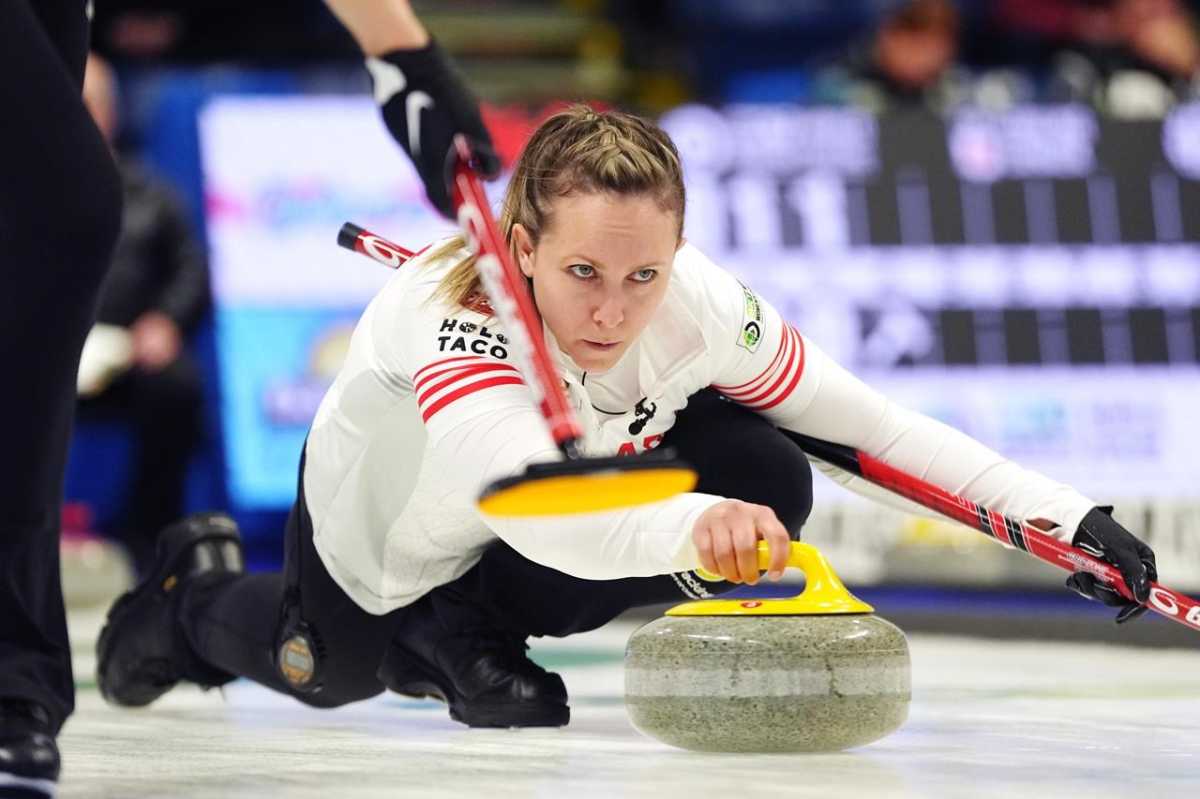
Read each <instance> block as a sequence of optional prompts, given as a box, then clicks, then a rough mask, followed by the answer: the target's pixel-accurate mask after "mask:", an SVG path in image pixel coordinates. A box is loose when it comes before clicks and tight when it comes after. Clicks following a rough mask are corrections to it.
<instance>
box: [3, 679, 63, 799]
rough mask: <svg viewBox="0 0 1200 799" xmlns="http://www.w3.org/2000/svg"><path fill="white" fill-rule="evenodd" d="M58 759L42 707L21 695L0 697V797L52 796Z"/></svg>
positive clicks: (42, 798) (38, 798)
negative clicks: (10, 697)
mask: <svg viewBox="0 0 1200 799" xmlns="http://www.w3.org/2000/svg"><path fill="white" fill-rule="evenodd" d="M60 762H61V761H60V760H59V757H58V745H57V744H55V742H54V730H53V728H52V727H51V726H50V716H49V714H48V713H46V711H45V709H44V708H42V706H41V705H37V704H34V703H33V702H26V701H25V700H23V699H0V797H3V799H47V797H51V796H54V792H55V789H57V787H58V772H59V768H60Z"/></svg>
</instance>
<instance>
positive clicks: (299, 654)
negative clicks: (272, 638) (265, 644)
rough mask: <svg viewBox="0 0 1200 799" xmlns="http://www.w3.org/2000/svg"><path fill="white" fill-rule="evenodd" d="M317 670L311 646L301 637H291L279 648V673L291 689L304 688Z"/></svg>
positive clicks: (305, 638)
mask: <svg viewBox="0 0 1200 799" xmlns="http://www.w3.org/2000/svg"><path fill="white" fill-rule="evenodd" d="M316 670H317V661H316V658H314V657H313V650H312V645H311V644H310V643H309V641H308V638H307V637H305V636H303V635H299V634H297V635H293V636H292V637H291V638H288V639H287V640H286V641H284V642H283V644H281V645H280V647H279V673H280V674H282V675H283V679H285V680H287V681H288V684H289V685H291V686H292V687H293V688H304V687H306V686H307V685H308V684H309V683H310V682H311V681H312V678H313V675H314V674H315V673H316Z"/></svg>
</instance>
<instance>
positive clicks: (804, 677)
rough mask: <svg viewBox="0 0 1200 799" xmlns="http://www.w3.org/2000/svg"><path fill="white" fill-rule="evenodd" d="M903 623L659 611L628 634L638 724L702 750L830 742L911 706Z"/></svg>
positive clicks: (885, 724)
mask: <svg viewBox="0 0 1200 799" xmlns="http://www.w3.org/2000/svg"><path fill="white" fill-rule="evenodd" d="M910 693H911V671H910V665H909V656H908V644H907V642H906V641H905V639H904V634H903V633H902V632H901V631H900V629H899V628H898V627H896V626H895V625H894V624H891V623H890V622H888V621H886V620H884V619H881V618H879V617H878V616H871V615H856V616H742V617H739V616H692V617H670V616H665V617H663V618H661V619H657V620H655V621H653V622H650V623H649V624H647V625H645V626H644V627H642V628H641V629H639V630H638V631H637V632H635V633H634V634H633V636H632V637H631V638H630V639H629V645H628V647H627V649H626V655H625V703H626V706H627V708H628V710H629V717H630V719H631V720H632V721H633V724H634V726H635V727H637V728H638V729H639V730H641V731H642V732H644V733H646V734H647V735H650V736H652V737H654V738H658V739H659V740H661V741H663V742H665V743H669V744H672V745H673V746H679V747H682V748H684V749H693V750H698V751H708V752H832V751H838V750H841V749H846V748H849V747H852V746H861V745H863V744H867V743H871V742H872V741H876V740H878V739H880V738H882V737H883V736H885V735H887V734H889V733H891V732H894V731H895V730H897V729H898V728H899V727H900V725H901V724H903V723H904V720H905V718H907V716H908V704H909V698H910Z"/></svg>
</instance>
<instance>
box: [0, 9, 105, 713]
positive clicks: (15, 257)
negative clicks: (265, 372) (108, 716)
mask: <svg viewBox="0 0 1200 799" xmlns="http://www.w3.org/2000/svg"><path fill="white" fill-rule="evenodd" d="M87 36H88V25H87V19H86V18H85V16H84V0H69V1H64V0H0V370H2V371H0V373H2V374H3V377H4V380H3V382H4V385H3V389H2V390H0V425H2V438H0V441H3V445H4V456H3V457H2V458H0V696H3V697H9V698H20V699H28V700H33V701H35V702H37V703H38V704H41V705H42V706H43V707H45V708H46V710H47V711H48V712H49V713H50V715H51V717H52V719H53V720H54V723H55V726H56V727H58V726H61V724H62V722H63V721H64V720H65V719H66V717H67V716H68V715H70V713H71V711H72V709H73V708H74V699H75V698H74V683H73V679H72V675H71V653H70V646H69V643H68V641H67V627H66V619H65V614H64V610H63V599H62V588H61V583H60V576H59V560H58V539H59V514H60V506H61V504H62V482H63V469H64V467H65V464H66V453H67V445H68V440H69V436H70V430H71V419H72V415H73V413H74V410H75V376H76V372H77V371H78V369H79V352H80V349H81V348H82V347H83V339H84V337H85V336H86V335H87V331H88V328H89V327H90V326H91V324H92V320H93V317H94V315H95V308H96V300H97V296H98V294H99V289H100V283H101V281H102V279H103V278H104V273H105V271H106V270H107V268H108V262H109V257H110V255H111V253H112V248H113V245H114V244H115V242H116V238H117V233H118V230H119V227H120V218H121V182H120V179H119V177H118V175H117V171H116V167H115V165H114V164H113V161H112V157H111V155H110V154H109V151H108V148H107V146H106V145H105V143H104V141H103V139H102V138H101V136H100V134H99V132H98V131H97V130H96V127H95V125H94V124H93V123H92V120H91V118H90V117H89V116H88V113H87V111H86V110H85V108H84V106H83V102H82V100H81V99H80V91H81V87H82V84H83V66H84V62H85V58H86V55H87Z"/></svg>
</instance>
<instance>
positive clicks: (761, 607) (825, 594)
mask: <svg viewBox="0 0 1200 799" xmlns="http://www.w3.org/2000/svg"><path fill="white" fill-rule="evenodd" d="M770 563H771V551H770V549H769V548H768V545H767V542H766V541H759V542H758V568H759V569H760V570H762V571H766V569H767V567H768V566H769V565H770ZM787 565H788V566H790V567H792V568H795V569H800V570H801V571H803V572H804V576H805V578H806V579H805V585H804V591H802V592H801V593H800V595H799V596H794V597H792V598H791V599H703V600H700V601H699V602H685V603H684V604H682V605H676V606H675V607H673V608H671V609H670V610H668V611H667V615H668V616H823V615H828V614H848V613H874V612H875V608H873V607H871V606H870V605H868V604H867V603H866V602H863V601H862V600H861V599H859V598H858V597H856V596H854V595H853V594H851V593H850V592H849V591H847V590H846V586H844V585H842V581H841V580H839V579H838V576H837V575H836V574H834V573H833V569H832V568H831V567H830V565H829V561H827V560H825V556H824V555H822V554H821V552H820V550H818V549H817V548H816V547H814V546H813V545H812V544H805V543H802V542H800V541H793V542H792V545H791V551H790V552H789V553H788V560H787ZM696 574H698V575H699V576H700V577H701V578H703V579H705V580H708V581H710V582H716V581H719V580H721V579H722V578H721V577H720V576H719V575H716V574H712V573H711V572H708V571H706V570H704V569H697V570H696Z"/></svg>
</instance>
